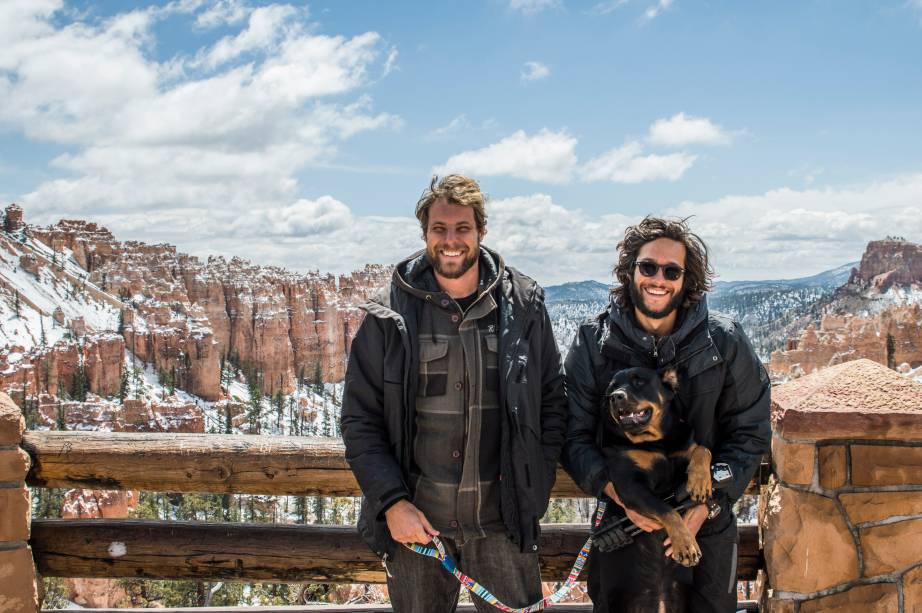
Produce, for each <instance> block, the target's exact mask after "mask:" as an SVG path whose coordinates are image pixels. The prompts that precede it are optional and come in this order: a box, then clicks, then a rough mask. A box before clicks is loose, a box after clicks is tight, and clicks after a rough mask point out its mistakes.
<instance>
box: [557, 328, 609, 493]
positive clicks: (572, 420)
mask: <svg viewBox="0 0 922 613" xmlns="http://www.w3.org/2000/svg"><path fill="white" fill-rule="evenodd" d="M593 337H594V334H593V327H592V325H591V324H584V325H582V326H580V329H579V331H578V332H577V334H576V337H575V338H574V339H573V343H572V344H571V345H570V352H569V353H568V354H567V359H566V366H565V370H566V373H567V374H566V381H567V397H568V406H569V421H568V422H567V442H566V444H565V445H564V448H563V466H564V468H565V469H566V471H567V472H568V473H569V474H570V476H571V477H573V480H574V481H576V484H577V485H579V486H580V487H581V488H582V489H583V491H584V492H586V493H587V494H589V495H590V496H595V497H596V498H600V497H601V496H602V488H603V487H605V484H606V483H608V476H607V475H608V473H607V470H606V463H605V458H604V456H602V453H601V451H599V448H598V446H597V444H596V435H597V433H598V427H599V400H600V399H599V392H598V386H597V385H596V381H595V368H594V367H593V359H592V351H593V350H594V344H595V340H594V338H593Z"/></svg>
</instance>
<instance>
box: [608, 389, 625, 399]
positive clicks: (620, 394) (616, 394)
mask: <svg viewBox="0 0 922 613" xmlns="http://www.w3.org/2000/svg"><path fill="white" fill-rule="evenodd" d="M611 399H612V400H613V401H615V402H624V401H625V400H627V392H625V391H624V390H620V389H619V390H615V391H613V392H612V393H611Z"/></svg>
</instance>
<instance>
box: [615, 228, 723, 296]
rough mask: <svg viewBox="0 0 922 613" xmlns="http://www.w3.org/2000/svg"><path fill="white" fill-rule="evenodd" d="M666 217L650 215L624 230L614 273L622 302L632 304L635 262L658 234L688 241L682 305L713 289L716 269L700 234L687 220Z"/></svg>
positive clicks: (617, 291) (616, 289)
mask: <svg viewBox="0 0 922 613" xmlns="http://www.w3.org/2000/svg"><path fill="white" fill-rule="evenodd" d="M689 219H690V218H689V217H686V218H684V219H664V218H661V217H653V216H651V215H647V216H646V217H644V218H643V221H641V222H640V223H639V224H637V225H635V226H628V227H627V228H626V229H625V230H624V239H623V240H622V241H621V242H620V243H618V262H617V263H616V264H615V267H614V268H613V269H612V274H613V275H614V276H615V278H616V279H617V280H618V283H620V285H619V286H618V287H615V288H614V289H613V290H612V294H613V295H614V296H615V297H616V298H617V300H618V302H619V304H621V305H623V306H625V307H632V306H633V305H632V304H631V292H630V291H629V289H628V288H629V287H630V284H631V283H632V282H633V279H634V265H635V264H636V263H637V253H638V252H639V251H640V248H641V247H643V246H644V245H646V244H647V243H649V242H650V241H655V240H656V239H658V238H668V239H670V240H674V241H676V242H679V243H682V244H683V245H685V266H684V268H685V275H684V277H683V280H682V291H683V292H684V294H685V297H684V299H683V300H682V307H683V308H687V307H689V306H690V305H692V304H695V303H697V302H699V301H700V300H701V297H702V296H704V294H705V292H708V291H710V289H711V281H712V280H713V279H714V269H713V268H712V267H711V265H710V264H709V263H708V248H707V245H705V244H704V241H703V240H701V237H700V236H698V235H697V234H695V233H694V232H692V231H691V229H690V228H689V227H688V220H689Z"/></svg>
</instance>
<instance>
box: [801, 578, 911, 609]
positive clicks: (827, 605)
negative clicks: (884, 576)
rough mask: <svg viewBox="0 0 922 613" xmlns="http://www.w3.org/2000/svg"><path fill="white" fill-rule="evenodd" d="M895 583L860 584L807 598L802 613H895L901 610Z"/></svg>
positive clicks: (802, 605) (802, 606)
mask: <svg viewBox="0 0 922 613" xmlns="http://www.w3.org/2000/svg"><path fill="white" fill-rule="evenodd" d="M899 610H900V608H899V595H898V594H897V587H896V584H895V583H872V584H870V585H858V586H855V587H853V588H851V589H849V590H846V591H844V592H840V593H838V594H832V595H831V596H824V597H822V598H815V599H813V600H807V601H805V602H803V603H801V605H800V613H828V612H830V611H833V612H836V613H894V612H895V611H899Z"/></svg>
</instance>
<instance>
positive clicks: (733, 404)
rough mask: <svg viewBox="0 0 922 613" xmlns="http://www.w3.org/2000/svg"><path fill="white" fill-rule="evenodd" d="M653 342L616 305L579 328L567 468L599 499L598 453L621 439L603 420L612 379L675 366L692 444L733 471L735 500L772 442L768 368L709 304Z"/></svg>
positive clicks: (602, 474) (572, 359)
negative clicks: (642, 369)
mask: <svg viewBox="0 0 922 613" xmlns="http://www.w3.org/2000/svg"><path fill="white" fill-rule="evenodd" d="M654 343H655V339H654V338H653V336H652V335H650V334H649V333H647V332H644V331H643V329H641V328H639V327H638V326H637V324H636V323H635V320H634V317H633V313H631V312H629V310H628V309H627V308H624V307H622V306H620V305H619V304H618V303H617V302H616V301H614V300H613V301H612V303H611V304H609V306H608V308H607V309H606V310H605V312H603V313H602V314H601V315H599V316H597V317H595V318H593V319H592V320H590V321H588V322H586V323H584V324H582V325H581V326H580V328H579V331H578V333H577V335H576V338H574V339H573V344H572V346H571V347H570V352H569V354H568V355H567V360H566V374H567V394H568V397H569V405H570V417H569V423H568V426H567V443H566V445H565V447H564V453H563V465H564V468H565V469H566V470H567V472H569V473H570V475H571V476H572V477H573V479H574V481H576V483H577V484H578V485H579V486H580V487H581V488H582V489H583V490H584V491H585V492H587V493H588V494H590V495H592V496H596V497H601V496H602V488H603V487H604V486H605V484H606V483H607V482H608V478H607V476H606V470H605V466H606V463H605V459H604V458H603V456H602V454H601V452H600V451H599V447H600V446H601V445H604V444H608V443H611V442H617V440H618V436H619V435H618V433H617V432H616V431H615V429H614V428H613V427H609V425H610V424H609V423H608V422H610V420H606V419H601V417H602V416H604V415H605V409H604V408H603V395H604V392H605V389H606V386H607V385H608V382H609V380H610V379H611V377H612V375H613V374H614V373H615V372H617V371H619V370H622V369H624V368H630V367H633V366H645V367H648V368H656V369H663V368H666V367H668V366H675V367H676V369H677V371H678V378H679V389H678V393H677V395H676V396H677V399H676V401H677V403H678V406H679V410H680V411H681V414H682V417H683V418H684V419H685V421H687V422H688V423H689V424H691V426H692V428H693V429H694V437H695V441H696V442H697V443H698V444H700V445H704V446H705V447H707V448H708V449H710V450H711V453H712V456H713V462H715V463H717V462H726V463H727V464H729V465H730V467H731V469H732V470H733V482H732V483H731V484H730V486H729V487H727V488H726V489H725V490H723V491H724V492H725V496H726V497H727V498H729V502H733V501H735V500H736V499H737V498H739V497H740V496H741V495H742V494H743V491H744V490H745V489H746V485H747V484H748V483H749V481H750V479H752V476H753V474H754V473H755V471H756V469H757V468H758V466H759V462H760V460H761V458H762V454H764V453H765V452H766V451H768V449H769V445H770V442H771V428H770V425H769V408H770V400H769V398H770V392H771V383H770V382H769V379H768V375H767V373H766V372H765V368H764V367H763V366H762V363H761V362H760V361H759V358H758V357H757V356H756V354H755V352H754V351H753V349H752V345H750V343H749V339H748V338H747V337H746V334H745V333H744V332H743V330H742V328H741V327H740V325H739V324H738V323H736V322H734V321H732V320H731V319H729V318H727V317H724V316H721V315H716V314H709V313H708V309H707V302H706V300H704V299H702V300H701V302H699V303H697V304H695V305H692V306H690V307H689V308H688V309H686V310H685V311H684V313H683V314H682V316H681V317H680V320H679V321H678V322H677V326H676V329H675V330H674V331H673V332H672V334H670V335H669V336H667V337H665V338H663V339H661V340H660V341H659V342H658V343H656V344H654ZM654 347H655V350H654Z"/></svg>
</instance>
